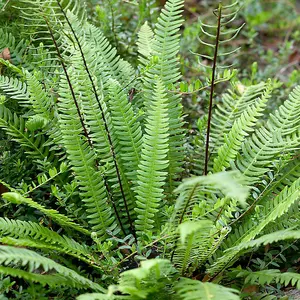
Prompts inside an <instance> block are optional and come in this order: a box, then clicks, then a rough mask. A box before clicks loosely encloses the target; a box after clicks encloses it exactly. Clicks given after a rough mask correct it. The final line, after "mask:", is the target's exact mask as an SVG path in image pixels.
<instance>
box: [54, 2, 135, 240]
mask: <svg viewBox="0 0 300 300" xmlns="http://www.w3.org/2000/svg"><path fill="white" fill-rule="evenodd" d="M56 1H57V4H58V6H59V8H60V9H61V12H62V14H63V15H64V17H65V20H66V22H67V24H68V25H69V27H70V29H71V31H72V34H73V37H74V38H75V41H76V44H77V46H78V48H79V51H80V55H81V58H82V62H83V64H84V68H85V71H86V73H87V75H88V78H89V80H90V82H91V86H92V90H93V93H94V96H95V98H96V101H97V103H98V107H99V110H100V113H101V116H102V119H103V122H104V127H105V131H106V134H107V138H108V141H109V144H110V151H111V154H112V157H113V162H114V166H115V169H116V173H117V178H118V182H119V186H120V190H121V194H122V198H123V201H124V206H125V210H126V214H127V218H128V221H129V224H130V230H131V233H132V234H134V235H135V232H134V227H133V222H132V220H131V216H130V213H129V209H128V204H127V200H126V196H125V193H124V189H123V184H122V180H121V174H120V170H119V167H118V164H117V158H116V153H115V149H114V145H113V141H112V137H111V133H110V131H109V128H108V124H107V120H106V117H105V113H104V110H103V107H102V105H101V102H100V99H99V96H98V93H97V89H96V85H95V83H94V80H93V77H92V74H91V72H90V69H89V67H88V64H87V61H86V58H85V54H84V52H83V49H82V46H81V43H80V40H79V38H78V36H77V34H76V32H75V31H74V29H73V26H72V24H71V22H70V20H69V18H68V16H67V14H66V13H65V11H64V9H63V7H62V6H61V4H60V2H59V0H56ZM115 213H116V214H117V217H118V219H119V218H120V217H119V216H118V211H117V209H115ZM120 225H121V224H120ZM121 227H122V225H121Z"/></svg>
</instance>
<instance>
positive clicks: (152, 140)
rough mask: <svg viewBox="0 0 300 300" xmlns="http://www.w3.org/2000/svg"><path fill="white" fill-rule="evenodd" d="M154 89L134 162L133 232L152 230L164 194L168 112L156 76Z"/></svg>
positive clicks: (160, 84)
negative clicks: (135, 230)
mask: <svg viewBox="0 0 300 300" xmlns="http://www.w3.org/2000/svg"><path fill="white" fill-rule="evenodd" d="M155 80H156V84H155V88H154V93H153V96H152V98H151V100H150V101H151V104H150V106H149V108H148V112H147V119H146V120H147V123H146V125H145V132H146V133H145V135H144V139H143V145H142V154H141V160H140V162H139V166H138V172H137V173H138V175H137V179H138V180H137V187H136V194H137V200H136V206H137V207H136V208H135V210H136V213H137V219H136V221H135V225H136V229H137V235H138V236H139V238H141V237H142V235H143V234H150V235H151V234H153V233H154V230H155V225H154V222H155V221H154V220H153V217H154V216H155V214H156V213H158V208H159V207H160V206H161V205H162V201H163V198H164V195H163V189H162V187H163V185H164V181H165V179H166V175H167V173H166V172H165V171H164V170H165V169H166V168H167V166H168V160H167V152H168V125H169V124H168V114H167V99H166V93H165V87H164V85H163V83H162V81H161V80H160V79H159V78H156V79H155Z"/></svg>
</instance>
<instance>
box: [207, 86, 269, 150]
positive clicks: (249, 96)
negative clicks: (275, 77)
mask: <svg viewBox="0 0 300 300" xmlns="http://www.w3.org/2000/svg"><path fill="white" fill-rule="evenodd" d="M265 88H266V84H265V83H263V82H262V83H259V84H256V85H251V86H248V87H245V86H243V91H242V92H241V94H239V93H238V91H231V90H229V91H228V92H227V93H225V94H224V95H222V102H221V103H220V104H219V105H218V106H217V108H216V109H215V111H214V114H213V116H212V121H211V122H212V126H211V148H214V152H215V151H216V150H217V149H219V147H220V146H222V145H223V144H224V142H225V136H226V134H228V133H229V131H230V130H231V128H232V126H233V123H234V121H235V120H236V119H238V118H240V116H241V114H242V113H243V112H244V111H245V110H246V109H247V107H249V106H251V105H253V104H254V103H255V101H256V99H257V98H259V97H261V96H262V94H263V93H264V91H265Z"/></svg>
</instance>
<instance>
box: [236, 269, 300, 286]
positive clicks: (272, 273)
mask: <svg viewBox="0 0 300 300" xmlns="http://www.w3.org/2000/svg"><path fill="white" fill-rule="evenodd" d="M237 276H238V277H246V278H245V283H251V284H255V283H259V284H260V285H262V286H264V285H266V284H270V283H272V282H275V283H281V284H282V285H284V286H289V285H292V286H295V287H296V288H297V289H300V274H298V273H291V272H284V273H280V271H279V270H262V271H257V272H252V271H251V272H250V271H241V272H240V273H239V274H238V275H237Z"/></svg>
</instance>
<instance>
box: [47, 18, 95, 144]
mask: <svg viewBox="0 0 300 300" xmlns="http://www.w3.org/2000/svg"><path fill="white" fill-rule="evenodd" d="M44 20H45V23H46V24H47V28H48V30H49V33H50V36H51V39H52V42H53V44H54V47H55V49H56V53H57V56H58V58H59V61H60V64H61V66H62V68H63V71H64V74H65V77H66V79H67V82H68V86H69V89H70V92H71V95H72V98H73V101H74V104H75V106H76V110H77V114H78V117H79V119H80V123H81V126H82V129H83V131H84V135H85V137H86V139H87V141H88V143H89V145H90V146H92V143H91V139H90V137H89V134H88V131H87V128H86V125H85V124H84V118H83V116H82V114H81V112H80V108H79V105H78V101H77V99H76V96H75V93H74V88H73V85H72V82H71V80H70V77H69V74H68V71H67V66H66V65H65V62H64V59H63V57H62V54H61V51H60V48H59V46H58V44H57V41H56V39H55V36H54V32H53V30H52V28H51V25H50V23H49V21H48V20H47V18H46V17H44Z"/></svg>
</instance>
